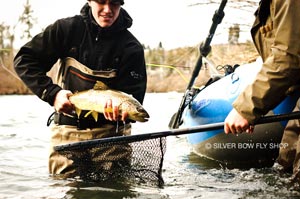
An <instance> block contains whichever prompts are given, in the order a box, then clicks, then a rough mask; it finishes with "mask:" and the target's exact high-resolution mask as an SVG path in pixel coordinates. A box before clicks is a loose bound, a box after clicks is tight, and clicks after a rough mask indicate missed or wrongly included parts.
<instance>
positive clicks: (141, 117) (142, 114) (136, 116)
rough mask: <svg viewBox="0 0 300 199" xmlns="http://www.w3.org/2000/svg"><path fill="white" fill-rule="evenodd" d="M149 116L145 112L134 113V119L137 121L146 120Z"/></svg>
mask: <svg viewBox="0 0 300 199" xmlns="http://www.w3.org/2000/svg"><path fill="white" fill-rule="evenodd" d="M149 118H150V116H149V114H148V113H147V112H138V113H136V114H134V120H135V121H138V122H148V120H149Z"/></svg>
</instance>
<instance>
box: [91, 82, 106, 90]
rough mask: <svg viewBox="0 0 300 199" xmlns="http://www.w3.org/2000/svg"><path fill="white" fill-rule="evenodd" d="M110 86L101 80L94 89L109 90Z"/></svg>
mask: <svg viewBox="0 0 300 199" xmlns="http://www.w3.org/2000/svg"><path fill="white" fill-rule="evenodd" d="M107 89H108V86H107V85H106V84H104V83H103V82H101V81H97V82H96V84H95V85H94V90H107Z"/></svg>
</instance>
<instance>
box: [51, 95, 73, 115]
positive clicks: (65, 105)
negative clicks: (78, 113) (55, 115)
mask: <svg viewBox="0 0 300 199" xmlns="http://www.w3.org/2000/svg"><path fill="white" fill-rule="evenodd" d="M71 95H72V92H71V91H69V90H61V91H59V92H58V93H57V94H56V96H55V100H54V108H55V110H56V111H57V112H60V113H67V114H71V113H72V112H73V110H74V106H73V105H72V103H71V102H70V101H69V97H70V96H71Z"/></svg>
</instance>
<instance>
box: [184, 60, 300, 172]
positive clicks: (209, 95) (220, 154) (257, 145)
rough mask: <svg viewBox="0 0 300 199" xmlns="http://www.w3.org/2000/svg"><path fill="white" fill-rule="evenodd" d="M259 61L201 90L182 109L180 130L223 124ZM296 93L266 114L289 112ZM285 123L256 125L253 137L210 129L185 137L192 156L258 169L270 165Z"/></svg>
mask: <svg viewBox="0 0 300 199" xmlns="http://www.w3.org/2000/svg"><path fill="white" fill-rule="evenodd" d="M261 65H262V64H261V61H257V62H254V63H251V64H246V65H242V66H239V67H238V68H237V69H236V70H235V71H234V72H233V73H231V74H229V75H226V76H224V77H222V78H221V79H219V80H217V81H215V82H214V83H212V84H210V85H208V86H207V87H205V88H204V89H203V90H201V91H200V92H199V93H198V94H197V95H196V96H195V97H194V98H193V100H192V101H191V103H190V105H189V106H187V107H186V108H185V109H184V112H183V114H182V120H183V124H182V125H181V127H192V126H199V125H203V124H213V123H218V122H223V121H224V120H225V118H226V116H227V115H228V113H229V112H230V111H231V110H232V102H233V101H234V100H235V99H236V98H237V96H238V95H239V94H240V93H241V91H242V90H243V89H244V88H245V87H246V86H247V85H248V84H250V83H251V82H252V81H253V80H254V78H255V76H256V74H257V72H258V71H259V69H260V67H261ZM298 97H299V93H294V94H292V95H291V96H288V97H287V98H286V99H285V100H284V101H282V102H281V104H279V105H278V106H277V107H276V108H274V109H273V110H272V111H270V112H269V113H268V114H267V115H275V114H283V113H290V112H291V111H292V110H293V108H294V106H295V104H296V101H297V99H298ZM286 124H287V121H283V122H276V123H268V124H261V125H256V126H255V129H254V133H253V134H247V133H243V134H239V135H233V134H229V135H226V134H225V133H224V131H223V130H214V131H207V132H201V133H193V134H188V135H187V140H188V143H189V144H190V145H191V147H192V150H193V152H194V153H196V154H197V155H199V156H201V157H205V158H208V159H211V160H214V161H218V162H220V163H225V164H226V165H228V166H230V165H233V166H234V167H236V166H241V167H254V166H255V167H256V166H258V167H260V166H268V165H272V164H273V163H274V160H275V159H276V157H277V155H278V150H279V147H280V145H281V144H280V142H281V138H282V134H283V130H284V127H285V126H286Z"/></svg>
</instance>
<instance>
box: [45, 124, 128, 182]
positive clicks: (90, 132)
mask: <svg viewBox="0 0 300 199" xmlns="http://www.w3.org/2000/svg"><path fill="white" fill-rule="evenodd" d="M118 132H119V134H117V133H116V127H115V126H113V125H104V126H103V127H101V128H94V129H87V130H78V129H77V127H74V126H65V125H55V126H53V127H52V138H51V148H50V156H49V173H50V174H53V175H57V174H64V175H63V176H62V177H74V176H76V175H77V171H78V168H76V166H75V165H74V162H73V160H70V159H68V158H67V157H66V156H64V155H61V154H59V153H58V152H56V151H54V149H53V147H54V146H56V145H62V144H68V143H72V142H78V141H84V140H91V139H99V138H104V137H112V136H120V135H130V133H131V125H130V124H127V125H126V131H125V132H124V127H120V129H119V130H118ZM110 150H111V149H110ZM83 153H85V151H81V152H79V153H78V154H81V155H82V154H83ZM87 153H89V154H88V155H89V156H91V157H92V161H93V159H96V160H97V159H99V157H97V156H100V155H101V154H106V153H110V152H109V151H106V152H105V153H104V152H103V151H101V153H100V154H99V152H98V151H97V150H96V151H89V152H87ZM115 153H116V154H115V155H116V156H120V157H122V155H121V154H122V153H124V155H127V157H128V154H129V153H130V150H129V151H117V150H115ZM74 154H75V153H74ZM97 154H98V155H97ZM113 154H114V153H113ZM83 155H84V154H83ZM94 161H95V160H94ZM81 169H82V168H81Z"/></svg>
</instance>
